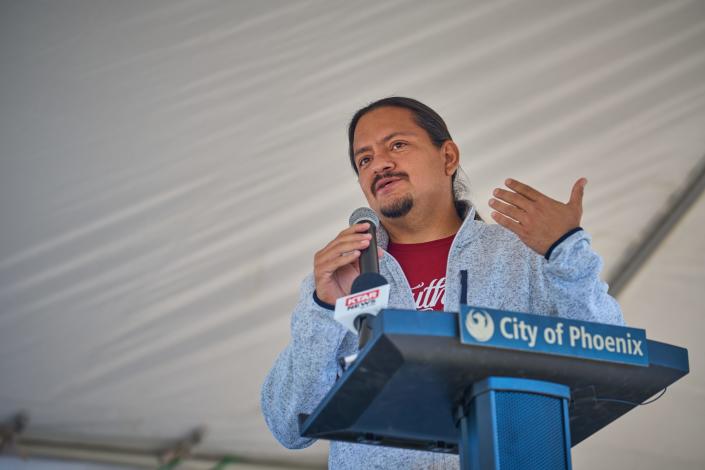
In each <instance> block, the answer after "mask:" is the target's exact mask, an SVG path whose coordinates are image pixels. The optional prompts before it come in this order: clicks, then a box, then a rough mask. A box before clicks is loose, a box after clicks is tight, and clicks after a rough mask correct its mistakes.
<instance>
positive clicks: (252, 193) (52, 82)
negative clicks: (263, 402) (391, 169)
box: [0, 0, 705, 469]
mask: <svg viewBox="0 0 705 470" xmlns="http://www.w3.org/2000/svg"><path fill="white" fill-rule="evenodd" d="M0 70H1V71H2V73H0V421H2V420H6V421H7V420H9V419H10V418H11V417H12V416H13V415H15V414H16V413H17V412H18V411H20V410H26V412H27V413H28V414H29V417H30V423H29V426H28V428H27V430H26V431H25V434H24V440H23V441H21V444H22V443H24V446H25V448H27V449H28V450H29V451H30V454H31V452H32V449H34V450H35V452H36V453H38V454H42V455H51V454H52V452H56V453H61V452H65V451H59V450H52V446H51V445H47V442H49V441H51V442H59V443H60V444H61V445H63V444H65V443H83V444H91V445H94V444H95V445H98V444H100V445H102V446H103V447H102V448H103V449H108V448H111V449H112V447H111V446H113V447H116V448H130V449H133V450H134V452H135V453H139V452H141V451H145V452H152V451H153V450H154V449H159V448H163V447H164V446H167V445H169V444H170V443H172V442H173V441H175V440H177V439H179V438H181V437H183V436H185V435H187V434H188V433H189V432H191V431H192V430H193V429H194V428H197V427H199V426H205V427H206V434H205V438H204V440H203V442H202V443H201V444H200V445H199V446H198V447H197V451H198V452H200V453H202V454H205V455H211V456H218V455H237V456H241V457H245V458H248V459H251V460H252V461H254V462H269V463H272V462H277V461H279V462H287V465H294V464H295V463H297V462H298V463H306V464H312V465H321V464H323V463H324V462H325V456H326V452H327V446H326V445H325V444H324V443H318V444H317V445H315V446H314V447H313V448H310V449H307V450H305V451H298V452H293V451H288V450H285V449H283V448H281V447H280V446H279V445H278V444H276V442H275V441H274V439H273V438H272V437H271V435H270V434H269V432H268V431H267V429H266V427H265V425H264V422H263V419H262V417H261V414H260V410H259V387H260V385H261V383H262V380H263V378H264V375H265V374H266V372H267V370H268V368H269V366H270V365H271V364H272V362H273V360H274V358H275V356H276V354H277V353H278V352H279V351H280V350H281V349H282V348H283V347H284V345H285V344H286V342H287V340H288V325H289V315H290V310H291V308H292V307H293V305H294V302H295V298H296V294H297V288H298V284H299V282H300V280H301V278H303V276H304V275H305V274H306V272H307V271H309V270H310V268H311V264H312V254H313V253H314V252H315V251H316V250H317V249H319V248H320V247H321V246H322V245H323V244H325V243H326V242H327V241H328V240H330V239H331V238H332V237H333V236H334V234H335V233H337V232H338V231H339V230H340V229H341V228H343V227H344V226H345V224H346V219H347V216H348V214H349V213H350V211H351V210H352V209H354V208H355V207H358V206H359V205H362V204H363V202H364V200H363V198H362V196H361V194H360V191H359V189H358V187H357V183H356V181H355V178H354V175H353V174H352V171H351V170H350V169H349V167H348V162H347V157H346V137H345V126H346V124H347V120H348V119H349V118H350V116H351V115H352V113H353V112H354V111H355V110H356V109H357V108H358V107H360V106H362V105H364V104H366V103H368V102H369V101H372V100H374V99H377V98H380V97H383V96H388V95H392V94H398V95H406V96H412V97H415V98H417V99H420V100H421V101H424V102H426V103H427V104H429V105H431V106H432V107H434V108H435V109H437V110H438V111H439V113H440V114H441V115H442V116H444V117H445V119H446V121H447V122H448V124H449V127H450V129H451V133H452V134H453V136H454V138H455V140H456V141H457V142H458V144H459V146H460V149H461V152H462V160H463V166H464V168H465V172H466V173H467V175H468V177H469V179H470V181H471V185H472V186H471V196H472V198H473V199H474V200H475V201H476V203H477V205H478V207H479V211H480V213H481V214H483V215H485V216H486V215H487V214H488V208H487V204H486V200H487V199H488V198H489V195H490V191H491V189H492V188H494V187H496V186H498V185H500V184H501V182H502V181H503V180H504V178H506V177H509V176H512V177H515V178H518V179H520V180H524V181H526V182H528V183H530V184H532V185H534V186H536V187H537V188H539V189H541V190H543V191H545V192H547V193H548V194H550V195H552V196H554V197H556V198H560V199H567V196H568V193H569V189H570V187H571V185H572V183H573V181H575V179H577V178H578V177H579V176H587V177H588V179H589V180H590V183H589V184H588V186H587V189H586V200H585V216H584V222H583V225H584V226H585V227H586V228H587V229H588V230H589V232H590V233H591V234H592V235H593V238H594V245H595V247H596V249H597V250H598V251H599V252H600V253H601V254H602V255H603V257H604V260H605V272H604V275H605V278H606V279H607V278H609V277H610V276H611V275H612V274H613V273H614V269H615V267H616V266H618V264H619V263H620V262H621V261H622V260H623V259H624V257H625V256H628V254H629V253H630V249H631V247H633V246H635V244H637V243H639V242H640V240H642V239H643V238H644V237H645V236H648V230H649V226H650V223H651V222H652V221H653V220H655V218H656V217H658V215H659V214H660V213H662V212H663V211H666V210H671V209H670V206H669V204H670V201H671V197H672V196H673V195H674V194H677V193H678V192H679V191H681V190H682V189H683V188H684V187H685V184H686V182H687V181H688V179H689V177H690V175H691V174H692V172H693V171H694V169H695V168H697V166H698V164H699V162H700V161H701V159H702V157H703V155H705V2H703V1H701V0H693V1H685V0H671V1H669V2H662V1H659V0H648V1H646V0H624V1H621V0H593V1H588V2H565V1H562V0H541V1H532V2H524V1H519V0H504V1H494V2H467V1H444V2H425V1H389V2H372V1H366V2H345V3H343V2H323V1H305V2H304V1H296V2H287V1H276V2H275V1H266V2H216V1H152V2H149V3H147V2H139V1H107V0H105V1H98V2H96V1H89V0H73V1H37V0H31V1H29V0H24V1H14V2H13V1H10V0H3V1H0ZM704 227H705V199H704V198H703V197H700V198H699V199H698V200H697V202H696V203H695V205H694V206H693V207H692V208H691V209H690V210H689V211H687V213H686V215H685V217H684V218H683V220H681V221H680V222H679V223H678V224H677V225H676V226H675V228H674V231H673V232H672V233H671V234H670V235H669V237H668V238H667V239H666V240H665V241H664V243H662V244H661V245H660V247H659V249H658V250H657V251H656V253H655V255H654V256H653V257H651V258H650V259H649V260H648V261H647V263H646V264H645V265H644V266H643V269H641V271H640V272H639V273H638V275H636V276H635V277H634V278H633V279H632V281H631V282H630V283H629V284H628V286H627V288H626V289H625V290H624V291H623V293H622V295H621V296H620V300H621V303H622V306H623V309H624V312H625V316H626V319H627V321H628V322H629V323H630V324H631V325H633V326H639V327H644V328H646V329H647V332H648V335H649V337H650V338H653V339H657V340H661V341H665V342H671V343H675V344H679V345H681V346H684V347H687V348H689V350H690V359H691V364H692V369H694V370H693V372H692V373H691V374H690V375H689V376H688V377H686V378H685V379H684V380H682V381H681V382H679V383H678V384H676V385H675V386H674V387H672V388H671V389H670V390H669V392H668V393H667V394H666V396H665V397H664V398H663V399H662V400H661V401H659V402H657V403H654V404H653V405H650V406H647V407H644V408H641V409H637V410H635V411H633V412H631V413H630V414H628V415H627V416H626V417H625V418H624V419H622V420H621V421H619V422H617V423H615V424H613V425H611V426H610V427H608V428H607V429H606V430H605V431H603V432H602V433H600V434H599V435H597V436H595V437H593V438H591V439H589V440H588V441H586V442H584V443H583V444H580V445H579V446H578V447H576V449H575V450H574V464H575V468H577V469H580V468H592V467H595V468H641V469H656V468H664V467H666V466H670V467H673V468H684V469H687V468H693V469H696V468H698V469H700V468H703V467H704V466H705V448H703V446H702V443H701V441H702V436H703V435H705V425H704V424H703V422H705V419H704V418H705V405H704V404H703V403H704V401H703V396H704V395H705V375H703V374H702V372H700V371H699V370H698V367H699V364H700V361H701V359H702V358H703V354H704V353H705V351H704V347H703V346H702V344H701V342H700V341H698V340H699V339H700V338H699V337H700V335H702V333H703V331H704V329H703V324H704V323H703V319H702V315H701V312H702V301H701V300H700V295H701V291H702V286H704V285H705V241H704V239H705V237H703V232H704ZM62 455H65V454H62ZM77 455H78V454H77ZM133 463H134V462H133ZM135 464H136V463H135Z"/></svg>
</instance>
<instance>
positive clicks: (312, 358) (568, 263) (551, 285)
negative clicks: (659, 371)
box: [262, 97, 624, 469]
mask: <svg viewBox="0 0 705 470" xmlns="http://www.w3.org/2000/svg"><path fill="white" fill-rule="evenodd" d="M348 137H349V155H350V163H351V165H352V166H353V168H354V170H355V172H356V173H357V175H358V181H359V183H360V188H361V189H362V192H363V193H364V195H365V198H366V199H367V202H368V204H369V206H370V208H371V209H373V210H374V211H375V212H376V213H377V215H378V216H379V220H380V223H381V226H380V227H379V228H378V230H377V237H378V242H379V246H380V249H379V257H380V260H379V264H380V266H379V269H380V274H382V276H384V278H386V279H387V280H388V282H389V285H390V294H389V295H390V297H389V307H390V308H398V309H419V310H449V311H457V310H458V308H459V303H460V292H461V285H460V279H461V276H460V273H461V271H463V272H464V274H465V275H464V276H463V278H464V279H466V280H467V281H466V282H467V284H466V286H464V287H465V290H466V292H467V303H468V304H469V305H478V306H483V307H488V308H494V309H498V310H513V311H519V312H530V313H538V314H543V315H551V316H556V317H564V318H572V319H576V320H586V321H592V322H601V323H611V324H618V325H621V324H623V322H624V320H623V317H622V313H621V310H620V308H619V305H618V304H617V302H616V301H615V300H614V299H613V298H612V297H610V296H609V295H608V294H607V286H606V284H605V283H603V282H602V281H600V279H599V272H600V269H601V267H602V261H601V260H600V257H599V256H598V255H597V254H596V253H595V252H594V251H593V250H592V249H591V247H590V237H589V236H588V235H587V233H586V232H585V231H583V230H582V229H581V228H580V219H581V216H582V197H583V190H584V187H585V184H586V183H587V181H586V180H585V179H582V178H581V179H580V180H578V181H577V182H576V183H575V184H574V186H573V189H572V192H571V195H570V199H569V201H568V202H567V203H566V204H563V203H561V202H558V201H555V200H553V199H551V198H548V197H547V196H545V195H544V194H542V193H540V192H539V191H537V190H535V189H533V188H531V187H529V186H527V185H525V184H522V183H520V182H518V181H515V180H511V179H508V180H506V186H507V188H506V189H500V188H497V189H495V190H494V192H493V198H492V199H490V201H489V205H490V207H491V208H492V209H493V212H492V218H493V219H494V220H495V221H496V222H497V224H496V225H495V224H493V225H489V224H485V223H484V222H483V221H482V220H480V219H479V217H478V216H477V215H476V212H475V208H474V207H473V206H472V205H471V204H470V203H469V202H468V201H463V200H460V198H459V196H458V191H456V188H455V186H456V183H457V182H456V175H457V170H458V166H459V161H460V152H459V149H458V146H457V145H456V144H455V143H454V142H453V140H452V138H451V136H450V133H449V131H448V129H447V126H446V124H445V122H444V121H443V119H442V118H441V117H440V116H439V115H438V114H437V113H436V112H435V111H433V110H432V109H431V108H429V107H428V106H426V105H424V104H423V103H420V102H418V101H416V100H413V99H410V98H401V97H392V98H385V99H382V100H379V101H376V102H374V103H372V104H370V105H368V106H366V107H365V108H362V109H361V110H359V111H358V112H357V113H355V115H354V116H353V118H352V120H351V122H350V126H349V129H348ZM368 228H369V227H368V224H367V223H363V224H355V225H352V226H350V227H348V228H346V229H344V230H342V231H341V232H340V233H339V234H338V235H337V236H336V237H335V238H334V239H333V240H332V241H331V242H330V243H328V244H327V245H326V246H325V247H323V248H322V249H321V250H320V251H318V252H317V253H316V255H315V256H314V270H313V274H312V275H310V276H308V277H307V278H306V279H305V280H304V282H303V283H302V285H301V292H300V297H299V301H298V303H297V305H296V308H295V310H294V313H293V316H292V321H291V341H290V343H289V345H288V346H287V347H286V349H284V351H283V352H282V353H281V354H280V355H279V357H278V358H277V360H276V362H275V364H274V366H273V367H272V370H271V371H270V372H269V374H268V376H267V378H266V380H265V382H264V385H263V387H262V411H263V413H264V417H265V420H266V422H267V425H268V426H269V428H270V429H271V431H272V433H273V434H274V436H275V437H276V438H277V439H278V440H279V442H281V443H282V444H283V445H284V446H286V447H289V448H302V447H306V446H309V445H311V444H312V443H313V439H309V438H303V437H301V436H300V435H299V432H298V421H297V417H298V415H299V414H300V413H311V412H312V411H313V410H314V408H315V407H316V406H317V405H318V403H319V402H320V401H321V399H322V398H323V397H324V396H325V395H326V393H327V392H328V391H329V390H330V389H331V387H332V386H333V384H334V382H335V380H336V378H337V377H338V376H339V375H340V374H341V373H342V370H341V369H340V366H339V359H340V358H342V357H345V356H348V355H351V354H354V353H356V352H357V348H358V338H357V337H356V335H354V334H353V333H351V332H350V331H349V330H348V329H347V328H345V327H344V326H343V325H341V324H340V323H338V322H337V321H335V320H334V319H333V308H334V307H333V304H335V302H336V299H338V298H339V297H343V296H345V295H348V294H350V289H351V285H352V282H353V280H354V279H355V278H356V277H357V276H358V274H359V273H360V269H359V262H358V259H359V257H360V253H361V251H362V250H364V249H365V248H367V247H368V245H369V244H370V235H369V234H368V233H367V231H368ZM412 411H413V410H410V412H412ZM329 466H330V468H335V469H339V468H341V469H342V468H345V469H347V468H350V469H360V468H380V469H382V468H390V469H400V468H404V469H435V468H443V469H447V468H457V467H458V457H457V456H455V455H446V454H438V453H431V452H423V451H413V450H405V449H396V448H388V447H377V446H370V445H364V444H351V443H344V442H331V444H330V454H329Z"/></svg>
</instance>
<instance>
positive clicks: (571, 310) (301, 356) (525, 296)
mask: <svg viewBox="0 0 705 470" xmlns="http://www.w3.org/2000/svg"><path fill="white" fill-rule="evenodd" d="M474 215H475V210H474V208H470V210H469V211H468V214H467V216H466V218H465V220H464V222H463V224H462V226H461V227H460V230H459V231H458V233H457V234H456V236H455V238H454V240H453V243H452V245H451V248H450V252H449V253H448V266H447V270H446V293H445V303H444V305H445V309H446V310H447V311H458V310H459V302H460V290H461V286H460V271H461V270H466V271H467V276H468V277H467V279H468V287H467V298H468V305H474V306H478V307H487V308H494V309H498V310H512V311H517V312H527V313H536V314H540V315H548V316H553V317H562V318H571V319H575V320H585V321H592V322H599V323H609V324H614V325H623V324H624V318H623V316H622V312H621V309H620V308H619V305H618V304H617V302H616V301H615V300H614V299H613V298H612V297H610V296H609V295H608V294H607V284H605V283H604V282H602V281H601V280H600V278H599V273H600V270H601V269H602V260H601V259H600V257H599V256H598V255H597V254H596V253H595V252H594V251H593V250H592V248H591V247H590V236H589V235H588V234H587V233H586V232H585V231H582V230H579V231H576V232H574V233H572V234H570V235H569V236H567V237H566V238H564V239H563V240H561V241H560V242H559V243H558V244H557V246H556V245H554V249H553V250H552V251H551V252H550V256H548V259H546V257H543V256H541V255H538V254H536V253H535V252H534V251H532V250H531V249H530V248H528V247H527V246H526V245H524V243H523V242H521V240H519V238H518V237H517V236H516V235H514V234H513V233H512V232H510V231H509V230H507V229H505V228H504V227H501V226H499V225H488V224H485V223H484V222H482V221H479V220H475V219H474ZM388 240H389V239H388V235H387V233H386V232H385V231H384V229H383V227H380V229H379V230H378V243H379V245H380V246H381V247H382V248H386V247H387V244H388ZM380 274H382V275H383V276H384V277H385V278H386V279H387V280H388V281H389V284H390V296H389V308H398V309H409V310H415V309H416V304H415V302H414V298H413V296H412V292H411V288H410V286H409V283H408V281H407V279H406V277H405V276H404V273H403V272H402V269H401V267H400V266H399V263H398V262H397V261H396V260H395V259H394V258H393V257H392V256H391V255H390V254H389V253H387V252H386V251H385V252H384V255H383V256H382V258H381V259H380ZM314 289H315V286H314V281H313V275H312V274H310V275H309V276H308V277H306V279H304V281H303V283H302V284H301V290H300V296H299V301H298V303H297V304H296V307H295V309H294V312H293V314H292V318H291V341H290V342H289V344H288V345H287V347H286V348H285V349H284V351H282V353H281V354H280V355H279V357H278V358H277V360H276V362H275V363H274V366H273V367H272V370H271V371H270V372H269V374H268V375H267V377H266V379H265V381H264V385H263V386H262V397H261V406H262V412H263V414H264V418H265V421H266V422H267V426H269V429H270V430H271V431H272V433H273V434H274V437H276V438H277V440H278V441H279V442H281V444H282V445H284V446H285V447H288V448H290V449H300V448H304V447H308V446H310V445H311V444H313V442H314V441H315V440H314V439H309V438H305V437H301V436H300V435H299V430H298V418H297V417H298V415H299V413H307V414H310V413H311V412H312V411H313V410H314V409H315V408H316V406H317V405H318V404H319V402H320V401H321V400H322V399H323V397H325V395H326V394H327V393H328V391H329V390H330V389H331V388H332V386H333V384H334V383H335V381H336V379H337V378H338V377H339V376H340V375H341V374H342V372H343V371H342V370H341V369H340V366H339V365H338V364H339V362H338V359H339V358H341V357H344V356H347V355H350V354H353V353H355V352H357V342H358V339H357V336H356V335H354V334H353V333H351V332H350V331H348V330H347V329H346V328H345V327H343V326H342V325H341V324H340V323H338V322H336V321H335V320H334V319H333V311H332V310H330V309H328V308H326V307H324V306H323V305H321V304H319V303H318V302H316V300H314V295H313V293H314ZM429 315H433V313H432V312H429ZM328 463H329V467H330V468H332V469H356V470H358V469H363V468H364V469H395V470H398V469H409V470H411V469H454V468H458V466H459V459H458V456H457V455H447V454H440V453H432V452H425V451H416V450H405V449H396V448H390V447H379V446H372V445H365V444H351V443H347V442H335V441H334V442H331V443H330V452H329V457H328Z"/></svg>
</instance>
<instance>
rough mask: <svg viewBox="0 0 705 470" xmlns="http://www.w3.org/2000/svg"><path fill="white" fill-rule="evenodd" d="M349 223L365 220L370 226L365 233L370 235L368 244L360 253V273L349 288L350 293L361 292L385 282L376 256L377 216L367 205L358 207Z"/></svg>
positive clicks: (353, 223)
mask: <svg viewBox="0 0 705 470" xmlns="http://www.w3.org/2000/svg"><path fill="white" fill-rule="evenodd" d="M349 222H350V225H351V226H352V225H355V224H360V223H364V222H367V223H369V224H370V228H369V229H367V232H366V233H369V234H370V235H372V239H371V240H370V244H369V245H368V246H367V248H365V249H364V250H362V251H361V253H360V275H359V276H358V277H357V278H355V280H354V281H353V284H352V288H351V289H350V293H351V294H355V293H357V292H362V291H364V290H367V289H371V288H373V287H378V286H382V285H384V284H387V280H386V279H385V278H384V277H383V276H382V275H380V274H379V257H378V256H377V227H378V226H379V218H378V217H377V214H375V211H373V210H372V209H370V208H369V207H360V208H358V209H355V211H354V212H353V213H352V215H350V220H349Z"/></svg>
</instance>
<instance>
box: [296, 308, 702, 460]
mask: <svg viewBox="0 0 705 470" xmlns="http://www.w3.org/2000/svg"><path fill="white" fill-rule="evenodd" d="M371 325H372V333H371V337H370V339H369V341H368V342H367V344H366V345H365V346H364V347H363V349H361V350H360V352H359V354H358V357H357V358H356V359H355V360H354V362H352V364H351V365H350V366H349V367H348V369H347V370H346V371H345V372H344V373H343V374H342V376H341V377H340V378H339V379H338V380H337V382H336V383H335V384H334V386H333V387H332V389H331V390H330V391H329V393H328V394H327V395H326V396H325V397H324V398H323V400H322V401H321V402H320V404H319V405H318V407H317V408H316V409H315V410H314V411H313V412H312V413H311V414H310V415H300V416H299V429H300V433H301V435H302V436H305V437H312V438H318V439H328V440H338V441H348V442H354V443H360V444H368V445H382V446H391V447H401V448H407V449H416V450H426V451H432V452H443V453H451V454H459V459H460V468H462V469H472V470H485V469H500V468H501V469H508V468H522V469H531V468H541V469H553V468H555V469H569V468H571V463H570V448H571V447H572V446H574V445H576V444H578V443H579V442H581V441H583V440H584V439H586V438H587V437H589V436H590V435H592V434H594V433H595V432H597V431H599V430H600V429H602V428H604V427H605V426H607V425H608V424H609V423H611V422H612V421H614V420H616V419H617V418H619V417H620V416H622V415H624V414H625V413H627V412H628V411H630V410H631V409H633V408H635V407H636V406H639V404H641V403H643V402H644V401H645V400H646V399H648V398H649V397H652V396H654V395H655V394H657V393H658V392H660V391H663V390H665V388H666V387H668V386H669V385H670V384H672V383H674V382H675V381H676V380H678V379H679V378H681V377H683V376H684V375H686V374H687V373H688V371H689V369H688V354H687V350H685V349H683V348H680V347H677V346H672V345H668V344H664V343H659V342H657V341H652V340H647V339H646V334H645V332H644V331H643V330H639V329H635V328H626V327H619V326H611V325H603V324H598V323H590V322H584V321H576V320H569V319H562V318H554V317H546V316H539V315H530V314H523V313H517V312H504V311H498V310H492V309H484V308H479V307H471V306H462V307H461V311H460V312H459V313H452V312H418V311H408V310H394V309H388V310H382V311H381V312H380V313H379V314H378V315H377V316H376V317H374V318H373V320H372V324H371Z"/></svg>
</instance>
